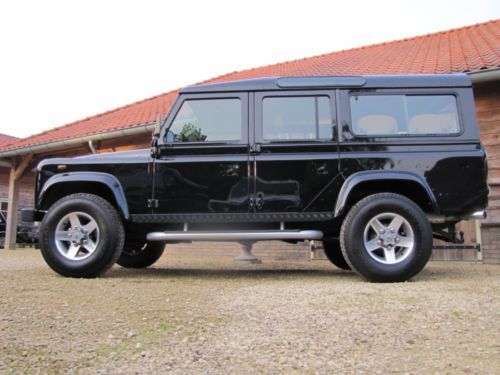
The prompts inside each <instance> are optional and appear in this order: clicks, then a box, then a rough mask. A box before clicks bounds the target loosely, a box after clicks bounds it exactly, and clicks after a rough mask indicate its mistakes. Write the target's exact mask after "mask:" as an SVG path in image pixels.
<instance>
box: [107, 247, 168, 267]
mask: <svg viewBox="0 0 500 375" xmlns="http://www.w3.org/2000/svg"><path fill="white" fill-rule="evenodd" d="M164 250H165V242H161V241H158V242H129V241H126V242H125V246H124V247H123V251H122V254H121V255H120V258H118V260H117V261H116V263H118V264H119V265H120V266H122V267H125V268H146V267H149V266H151V265H152V264H154V263H155V262H156V261H157V260H158V259H160V257H161V256H162V254H163V252H164Z"/></svg>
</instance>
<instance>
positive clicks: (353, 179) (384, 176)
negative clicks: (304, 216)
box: [335, 171, 439, 217]
mask: <svg viewBox="0 0 500 375" xmlns="http://www.w3.org/2000/svg"><path fill="white" fill-rule="evenodd" d="M368 181H406V182H412V183H416V184H418V185H419V186H420V187H421V188H422V189H423V190H424V191H425V192H426V194H427V198H428V199H429V201H430V202H431V205H432V209H433V213H435V214H439V208H438V205H437V202H436V198H435V196H434V194H433V192H432V190H431V188H430V187H429V185H428V184H427V182H426V181H425V180H424V179H423V178H422V177H420V176H418V175H416V174H413V173H409V172H377V171H365V172H357V173H354V174H352V175H351V176H349V177H348V178H347V179H346V180H345V181H344V184H343V185H342V188H341V189H340V192H339V195H338V197H337V203H336V204H335V217H339V216H341V215H342V214H344V211H345V209H346V205H347V202H348V200H349V195H350V194H351V192H352V191H353V190H354V189H355V188H356V186H358V185H359V184H361V183H364V182H368Z"/></svg>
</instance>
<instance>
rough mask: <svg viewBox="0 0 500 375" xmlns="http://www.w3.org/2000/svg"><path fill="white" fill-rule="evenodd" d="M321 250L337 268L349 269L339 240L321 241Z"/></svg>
mask: <svg viewBox="0 0 500 375" xmlns="http://www.w3.org/2000/svg"><path fill="white" fill-rule="evenodd" d="M323 252H324V253H325V255H326V257H327V258H328V260H329V261H330V262H331V263H333V264H334V265H335V266H337V267H338V268H340V269H342V270H350V269H351V267H349V264H347V262H346V260H345V258H344V255H343V254H342V249H341V248H340V241H339V240H328V241H323Z"/></svg>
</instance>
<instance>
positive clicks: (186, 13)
mask: <svg viewBox="0 0 500 375" xmlns="http://www.w3.org/2000/svg"><path fill="white" fill-rule="evenodd" d="M497 18H500V2H499V1H498V0H475V1H473V2H471V1H469V0H467V1H463V0H438V1H436V0H417V1H410V0H406V1H405V0H399V1H398V0H377V1H373V0H372V1H370V0H350V1H336V0H307V1H304V0H302V1H296V0H252V1H238V0H232V1H227V0H210V1H203V0H183V1H167V0H164V1H159V0H140V1H139V0H137V1H129V0H121V1H115V0H99V1H95V0H84V1H80V0H72V1H67V0H66V1H62V0H61V1H58V0H44V1H39V0H16V1H2V2H1V3H0V119H1V120H0V133H3V134H8V135H12V136H17V137H27V136H29V135H31V134H36V133H40V132H42V131H45V130H49V129H51V128H54V127H57V126H61V125H64V124H67V123H70V122H73V121H76V120H80V119H83V118H85V117H88V116H92V115H95V114H98V113H101V112H105V111H108V110H111V109H114V108H116V107H120V106H123V105H126V104H130V103H133V102H135V101H138V100H141V99H144V98H148V97H151V96H155V95H158V94H161V93H164V92H167V91H170V90H172V89H176V88H179V87H183V86H187V85H190V84H193V83H196V82H200V81H203V80H206V79H208V78H212V77H215V76H218V75H222V74H226V73H229V72H233V71H237V70H242V69H247V68H253V67H258V66H262V65H268V64H273V63H278V62H283V61H287V60H293V59H300V58H304V57H309V56H314V55H318V54H323V53H328V52H333V51H339V50H343V49H349V48H354V47H359V46H363V45H369V44H374V43H380V42H386V41H392V40H397V39H401V38H406V37H412V36H417V35H422V34H427V33H432V32H437V31H442V30H447V29H450V28H456V27H462V26H465V25H470V24H474V23H479V22H485V21H488V20H492V19H497Z"/></svg>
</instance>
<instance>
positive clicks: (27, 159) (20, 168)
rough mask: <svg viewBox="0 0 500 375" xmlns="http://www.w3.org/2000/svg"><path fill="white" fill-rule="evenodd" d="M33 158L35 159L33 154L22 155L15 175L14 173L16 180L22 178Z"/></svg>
mask: <svg viewBox="0 0 500 375" xmlns="http://www.w3.org/2000/svg"><path fill="white" fill-rule="evenodd" d="M31 159H33V154H28V155H25V156H23V157H22V159H21V160H20V162H19V163H18V165H17V166H16V171H15V175H14V178H15V179H16V180H20V179H21V177H22V176H23V174H24V172H25V171H26V169H27V168H28V166H29V165H30V162H31Z"/></svg>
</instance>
